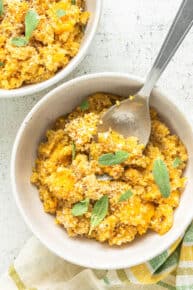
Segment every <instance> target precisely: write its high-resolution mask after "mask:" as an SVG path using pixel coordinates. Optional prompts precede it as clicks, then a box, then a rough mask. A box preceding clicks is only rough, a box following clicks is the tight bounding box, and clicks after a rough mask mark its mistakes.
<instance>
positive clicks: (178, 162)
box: [173, 157, 182, 168]
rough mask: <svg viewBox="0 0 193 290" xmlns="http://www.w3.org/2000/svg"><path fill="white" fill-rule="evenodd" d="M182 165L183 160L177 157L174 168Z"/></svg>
mask: <svg viewBox="0 0 193 290" xmlns="http://www.w3.org/2000/svg"><path fill="white" fill-rule="evenodd" d="M181 164H182V160H181V159H180V158H179V157H176V158H175V159H174V162H173V167H174V168H177V167H178V166H179V165H181Z"/></svg>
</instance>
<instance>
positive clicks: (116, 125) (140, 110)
mask: <svg viewBox="0 0 193 290" xmlns="http://www.w3.org/2000/svg"><path fill="white" fill-rule="evenodd" d="M109 128H111V129H113V130H115V131H117V132H119V133H120V134H121V135H123V136H125V137H129V136H135V137H137V138H138V139H139V141H140V143H142V144H144V145H145V146H146V145H147V143H148V140H149V137H150V132H151V120H150V113H149V104H148V102H147V100H146V98H144V97H141V96H140V95H136V96H134V97H130V98H129V99H128V100H124V101H122V102H121V103H120V104H116V105H114V106H112V107H111V108H110V109H109V110H108V111H107V112H106V113H105V114H104V115H103V117H102V120H101V122H100V125H99V126H98V132H106V131H108V130H109Z"/></svg>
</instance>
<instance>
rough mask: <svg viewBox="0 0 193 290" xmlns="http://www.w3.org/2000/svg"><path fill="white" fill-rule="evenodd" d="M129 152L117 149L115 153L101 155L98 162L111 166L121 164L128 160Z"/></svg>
mask: <svg viewBox="0 0 193 290" xmlns="http://www.w3.org/2000/svg"><path fill="white" fill-rule="evenodd" d="M129 155H130V154H129V153H128V152H126V151H121V150H120V151H116V152H115V153H107V154H103V155H101V156H100V157H99V159H98V162H99V164H100V165H105V166H111V165H116V164H120V163H122V162H124V161H126V160H127V158H128V157H129Z"/></svg>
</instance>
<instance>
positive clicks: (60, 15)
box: [56, 9, 66, 18]
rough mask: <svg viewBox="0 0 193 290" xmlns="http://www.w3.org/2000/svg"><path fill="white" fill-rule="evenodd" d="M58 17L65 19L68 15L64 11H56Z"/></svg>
mask: <svg viewBox="0 0 193 290" xmlns="http://www.w3.org/2000/svg"><path fill="white" fill-rule="evenodd" d="M56 15H57V16H58V18H60V17H63V16H64V15H66V11H65V10H64V9H58V10H57V11H56Z"/></svg>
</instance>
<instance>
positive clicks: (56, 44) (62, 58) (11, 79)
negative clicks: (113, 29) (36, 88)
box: [0, 0, 89, 89]
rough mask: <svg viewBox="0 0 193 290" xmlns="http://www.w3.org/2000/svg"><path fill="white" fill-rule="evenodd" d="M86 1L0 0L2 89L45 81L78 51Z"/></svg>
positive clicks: (86, 18) (0, 84)
mask: <svg viewBox="0 0 193 290" xmlns="http://www.w3.org/2000/svg"><path fill="white" fill-rule="evenodd" d="M88 18H89V13H88V12H87V11H84V0H61V1H57V0H23V1H20V0H0V88H2V89H14V88H19V87H21V86H22V85H25V84H33V83H38V82H42V81H44V80H47V79H49V78H51V77H52V76H53V75H54V74H55V73H56V72H58V71H59V70H60V69H62V68H64V67H65V66H66V65H67V64H68V63H69V61H70V60H71V59H72V58H73V57H74V56H75V55H76V54H77V53H78V50H79V47H80V43H81V40H82V37H83V34H84V28H85V25H86V24H87V21H88Z"/></svg>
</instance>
